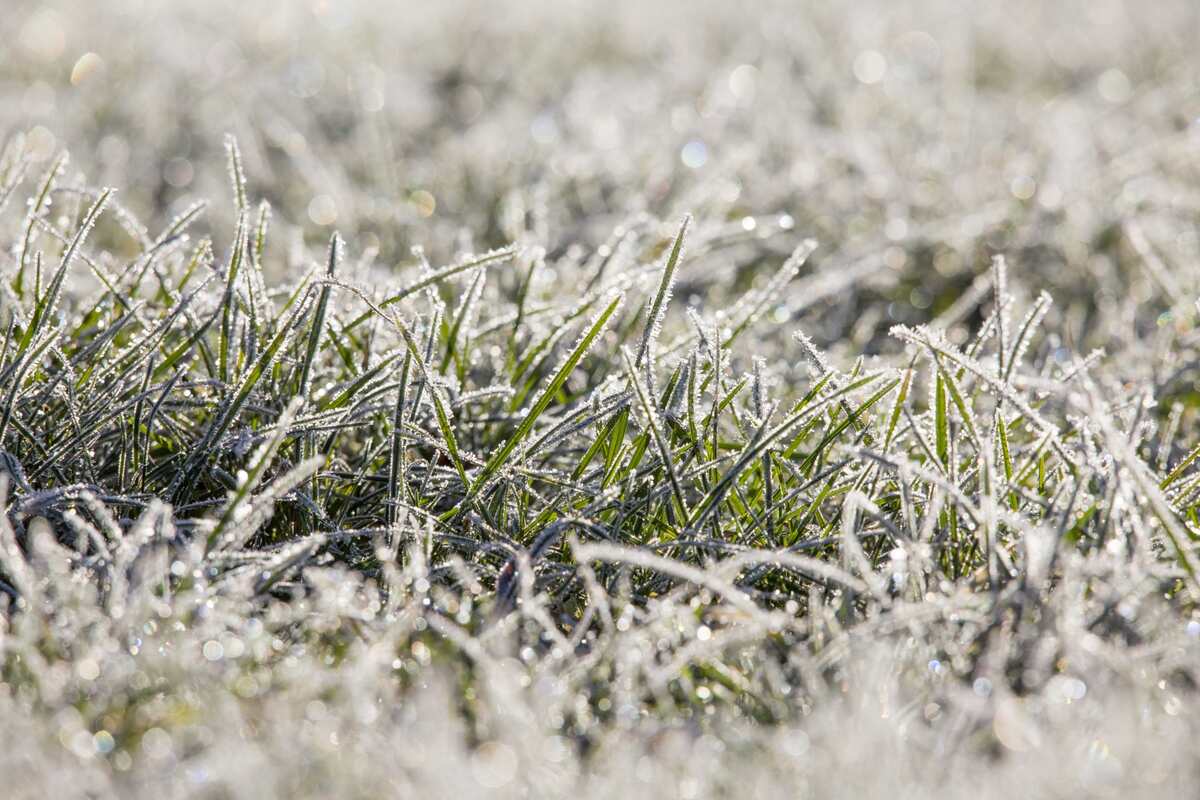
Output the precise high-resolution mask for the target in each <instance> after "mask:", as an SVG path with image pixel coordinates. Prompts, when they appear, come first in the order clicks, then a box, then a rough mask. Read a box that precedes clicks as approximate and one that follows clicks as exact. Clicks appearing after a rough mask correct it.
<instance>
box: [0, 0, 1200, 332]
mask: <svg viewBox="0 0 1200 800" xmlns="http://www.w3.org/2000/svg"><path fill="white" fill-rule="evenodd" d="M0 31H2V32H3V36H2V39H3V41H4V42H5V44H4V45H3V47H4V50H0V101H2V102H0V133H3V134H4V135H5V136H7V137H10V138H11V137H13V136H18V135H22V136H24V138H25V143H26V145H25V146H26V147H27V148H29V149H30V151H31V152H32V153H33V154H34V157H35V159H37V160H38V161H41V162H47V163H48V161H49V159H50V158H51V157H52V156H53V155H54V154H55V153H57V152H58V151H59V150H62V149H66V150H68V151H69V152H70V154H71V157H72V160H71V167H70V170H69V173H68V174H69V175H72V176H75V177H74V178H73V179H74V180H76V181H78V182H80V183H81V184H83V183H86V184H87V185H92V186H95V185H108V186H114V187H116V188H117V189H118V190H119V199H120V202H121V203H122V204H123V205H124V207H125V208H127V209H128V210H129V211H130V213H131V215H133V216H134V217H137V218H138V219H140V220H143V221H144V222H145V224H146V225H147V226H148V227H150V228H153V229H159V228H161V227H162V225H163V224H165V221H166V220H167V219H169V218H170V216H171V215H172V214H173V213H175V212H178V211H179V210H181V209H182V208H184V207H186V205H187V204H188V203H189V202H190V201H191V200H192V199H194V198H196V197H204V198H208V199H209V200H211V201H213V205H212V207H211V208H210V210H209V212H208V214H207V218H206V220H207V221H206V223H205V225H207V226H208V227H209V228H210V229H211V230H212V231H213V232H214V233H215V234H216V235H217V238H218V239H220V238H221V237H228V235H229V232H230V231H231V230H232V227H233V224H234V216H233V203H232V199H231V198H230V196H229V195H230V193H229V190H228V184H227V178H226V175H225V168H224V156H223V154H222V141H223V136H224V134H225V133H227V132H230V133H233V134H235V135H236V137H237V138H238V140H239V142H240V144H241V148H242V151H243V154H244V157H245V162H246V169H247V172H248V174H249V176H250V181H251V188H252V191H253V193H254V195H255V197H263V198H266V199H267V200H269V201H270V203H271V204H272V206H273V209H274V213H275V219H276V222H277V224H280V225H283V226H284V229H285V230H290V231H291V236H292V237H293V239H294V240H295V241H296V242H297V243H298V244H299V243H304V242H307V243H309V244H312V243H315V242H320V241H323V240H324V239H326V238H327V237H328V235H329V233H330V231H331V230H333V229H334V228H336V229H338V230H340V231H341V232H342V234H343V235H344V236H345V237H346V239H347V240H348V242H349V246H350V248H351V251H352V252H358V253H362V252H366V251H372V252H376V253H377V255H376V263H377V264H379V265H380V266H381V269H383V270H384V272H383V273H382V275H383V277H384V278H386V275H387V272H386V270H387V269H388V268H389V265H395V264H398V263H401V262H407V261H410V260H411V256H410V255H409V250H410V248H411V247H413V246H414V245H420V246H422V247H424V248H425V250H426V252H428V253H429V255H430V258H431V259H432V260H434V261H435V262H438V263H440V262H443V261H446V260H449V259H451V258H453V256H454V254H455V253H457V252H460V251H462V250H464V249H470V250H482V249H485V248H487V247H492V246H497V245H500V244H504V243H506V242H508V241H512V240H514V239H521V238H524V239H528V240H531V241H536V242H537V243H538V244H539V245H540V246H544V247H545V248H546V250H547V252H548V253H549V254H550V255H551V257H555V256H560V257H561V256H565V255H569V254H570V253H571V252H572V248H574V249H575V250H576V251H579V252H591V251H593V250H594V249H595V248H598V247H601V246H603V245H604V243H605V242H606V241H609V240H610V238H611V237H612V235H613V231H614V228H617V227H618V226H620V225H622V224H624V223H627V222H628V221H629V220H631V219H636V218H638V215H649V217H650V218H651V219H653V220H655V221H661V223H662V225H663V226H664V229H670V228H673V227H674V226H675V225H677V224H678V219H679V218H680V217H681V216H682V214H684V213H685V212H688V213H693V214H695V215H696V217H697V220H698V222H699V223H700V224H701V226H702V227H700V229H699V230H700V231H702V232H701V233H700V234H698V236H699V237H700V238H701V240H702V241H705V242H707V243H708V244H709V245H711V247H704V248H701V250H702V251H703V252H704V253H706V254H707V255H706V256H705V266H704V268H703V269H697V270H694V271H692V272H691V273H689V274H687V275H685V276H684V277H683V281H684V282H683V284H682V285H681V287H680V290H681V291H683V292H688V293H690V294H691V300H692V302H694V303H695V304H705V303H721V302H723V301H724V297H725V293H726V292H734V291H738V290H741V289H744V288H745V286H746V285H748V284H752V283H754V282H756V281H759V280H764V279H765V278H766V277H769V275H764V274H763V265H765V264H768V263H769V264H771V265H775V264H777V263H778V261H779V259H781V258H782V257H783V255H785V254H786V253H787V252H788V251H789V250H790V249H791V247H792V246H794V244H795V242H796V241H797V240H799V239H800V238H803V237H808V236H811V237H814V238H816V239H817V240H818V241H819V242H820V243H821V248H820V249H819V250H818V252H817V255H816V256H815V257H814V260H813V262H812V267H811V270H810V271H809V273H807V275H806V277H802V278H801V280H800V282H799V284H793V288H794V289H795V292H794V293H792V294H791V295H790V296H789V297H788V298H784V302H783V303H781V305H780V307H779V308H778V309H776V312H775V318H776V319H777V321H780V322H784V321H795V320H797V319H799V318H801V317H803V318H804V319H805V320H806V324H807V325H808V329H809V330H810V331H811V332H812V333H813V335H814V336H815V337H816V338H817V339H818V340H821V341H823V342H824V343H833V342H841V343H842V345H843V346H845V347H846V348H847V349H850V350H863V349H865V350H866V351H868V352H872V351H875V350H878V349H880V348H884V349H886V348H887V347H889V344H888V341H887V338H886V331H887V329H888V327H889V326H890V325H891V324H893V323H895V322H922V321H927V320H929V319H932V318H935V317H936V316H937V315H938V314H939V313H942V312H944V311H946V310H947V309H948V308H949V307H950V306H951V304H952V303H953V301H954V300H955V299H956V298H958V297H960V296H962V295H963V293H964V292H965V291H967V290H968V287H970V286H971V285H972V283H973V282H974V281H975V278H976V276H977V275H978V274H979V273H980V272H982V271H983V270H984V267H985V265H986V264H987V261H988V259H989V257H990V255H991V254H992V253H995V252H1005V253H1007V254H1008V256H1009V259H1010V264H1011V266H1012V270H1013V274H1014V276H1016V279H1015V284H1016V285H1017V286H1018V291H1025V292H1026V293H1027V294H1028V293H1033V292H1036V291H1037V290H1040V289H1043V288H1046V289H1050V290H1052V292H1053V293H1054V295H1055V297H1056V300H1057V301H1058V309H1059V313H1060V314H1062V315H1063V319H1064V320H1065V322H1066V325H1065V328H1064V329H1065V330H1067V331H1069V332H1070V335H1071V336H1072V337H1073V338H1075V339H1077V342H1076V344H1077V345H1079V346H1086V345H1106V344H1109V343H1110V341H1111V340H1112V339H1113V338H1114V337H1117V338H1119V337H1121V335H1122V330H1125V329H1129V330H1132V329H1133V328H1134V327H1138V326H1141V327H1145V326H1148V325H1154V324H1159V323H1160V317H1161V316H1162V314H1164V313H1170V310H1171V308H1172V307H1173V305H1174V304H1176V303H1177V301H1178V299H1179V298H1178V296H1171V294H1172V293H1176V292H1180V293H1187V294H1188V297H1189V298H1191V299H1194V297H1195V295H1196V291H1197V289H1200V286H1197V283H1198V281H1197V274H1198V273H1197V271H1196V269H1195V262H1196V257H1197V255H1198V254H1200V246H1198V239H1197V234H1196V225H1195V222H1196V221H1200V217H1198V216H1197V212H1198V211H1200V195H1198V193H1197V191H1196V189H1195V187H1196V185H1197V182H1196V177H1197V175H1196V166H1197V165H1196V157H1195V156H1196V153H1197V148H1198V146H1200V94H1198V93H1197V83H1196V76H1197V69H1196V68H1197V66H1198V59H1197V57H1196V55H1195V52H1194V47H1195V42H1196V41H1197V34H1200V4H1197V3H1195V2H1194V1H1193V0H1155V1H1154V2H1152V3H1145V2H1142V3H1133V2H1123V1H1122V0H1086V1H1085V0H1064V1H1062V2H1038V1H1035V0H1017V1H1015V2H1006V3H985V2H937V1H935V0H905V1H903V2H896V1H893V0H888V1H886V2H884V1H874V0H869V1H867V2H855V3H853V4H844V3H833V2H763V3H752V4H750V3H727V2H686V3H685V2H667V3H653V4H649V3H644V2H625V1H624V0H618V1H616V2H607V3H603V4H597V3H585V2H578V1H576V0H568V1H567V2H557V3H553V4H543V3H535V2H505V3H472V2H439V3H416V2H398V3H377V2H344V1H342V0H338V1H337V2H335V1H334V0H317V1H316V2H307V1H306V2H294V3H254V2H225V0H208V1H206V2H203V3H182V2H153V1H151V0H109V1H108V2H103V3H95V2H89V1H85V0H79V1H78V2H63V1H62V0H56V1H54V2H44V1H42V0H36V1H35V0H8V2H7V3H5V13H4V18H3V21H0ZM35 171H36V167H35ZM9 216H13V215H9ZM18 222H19V220H11V219H10V220H9V222H7V223H5V224H17V223H18ZM1131 224H1132V225H1134V226H1136V228H1137V235H1136V236H1133V237H1131V235H1130V234H1129V226H1130V225H1131ZM717 244H719V245H720V246H719V247H717V246H716V245H717ZM302 249H303V248H299V249H298V250H297V252H299V251H300V250H302ZM581 249H582V250H581ZM1145 250H1149V251H1150V256H1152V257H1153V258H1154V259H1157V261H1158V262H1159V263H1158V264H1157V265H1156V267H1155V269H1151V270H1149V271H1148V270H1147V268H1146V267H1145V263H1146V260H1147V257H1148V256H1147V253H1146V252H1142V251H1145ZM710 256H711V257H710ZM296 257H297V258H301V256H296ZM1156 271H1157V273H1159V274H1158V275H1157V277H1156V275H1155V272H1156ZM1164 276H1165V277H1164ZM851 288H852V289H853V291H849V289H851ZM1129 298H1132V299H1134V300H1135V301H1136V302H1135V303H1133V304H1130V303H1126V302H1125V301H1126V300H1127V299H1129ZM816 300H822V301H824V302H822V303H821V304H820V306H819V307H818V306H817V304H816V302H815V301H816ZM1187 302H1189V303H1190V302H1191V300H1190V299H1189V300H1188V301H1187ZM1118 317H1119V318H1120V324H1111V319H1115V318H1118ZM1106 319H1109V320H1110V321H1109V322H1106V321H1104V320H1106Z"/></svg>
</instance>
